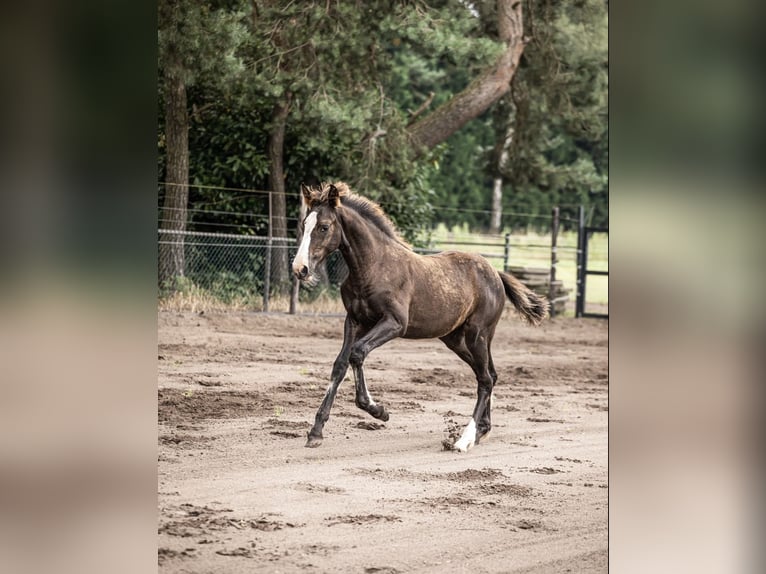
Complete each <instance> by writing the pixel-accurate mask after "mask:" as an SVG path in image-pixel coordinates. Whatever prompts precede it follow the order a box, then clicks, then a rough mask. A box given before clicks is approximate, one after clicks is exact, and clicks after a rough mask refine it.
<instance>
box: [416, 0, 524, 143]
mask: <svg viewBox="0 0 766 574" xmlns="http://www.w3.org/2000/svg"><path fill="white" fill-rule="evenodd" d="M521 6H522V5H521V1H520V0H497V6H496V9H495V11H494V24H495V25H496V29H497V39H498V40H499V41H500V42H501V43H502V44H503V46H504V51H503V52H502V53H501V54H500V56H499V57H498V58H497V60H496V62H495V63H494V64H493V65H492V66H491V67H489V68H488V69H487V70H485V71H484V72H483V73H481V74H480V75H479V76H478V77H477V78H476V79H475V80H474V81H472V82H471V83H470V84H469V85H468V87H467V88H466V89H465V90H463V91H462V92H460V93H459V94H457V95H456V96H455V97H454V98H452V99H451V100H450V101H449V102H446V103H445V104H443V105H442V106H441V107H439V108H438V109H436V110H435V111H434V112H433V113H431V114H430V115H428V116H426V117H425V118H423V119H422V120H419V121H418V122H417V123H415V124H414V125H413V126H411V128H410V130H409V131H410V135H411V137H412V141H413V144H414V146H415V148H416V149H418V150H420V149H422V148H426V149H432V148H433V147H435V146H436V145H438V144H440V143H442V142H443V141H445V140H446V139H447V138H448V137H449V136H450V135H452V134H453V133H455V132H456V131H457V130H459V129H460V128H461V127H463V126H464V125H465V124H466V123H467V122H469V121H470V120H472V119H474V118H476V117H477V116H479V115H480V114H481V113H483V112H484V111H486V110H487V109H488V108H489V107H490V106H492V104H494V103H495V102H497V101H498V100H499V99H500V98H501V97H503V95H504V94H505V93H506V92H508V90H509V89H510V85H511V80H512V79H513V75H514V73H515V72H516V68H517V67H518V65H519V59H520V58H521V54H522V53H523V52H524V46H525V44H526V40H525V39H524V26H523V18H522V8H521ZM490 13H491V12H490V10H489V9H487V8H486V7H485V10H484V13H483V14H482V17H483V18H489V14H490Z"/></svg>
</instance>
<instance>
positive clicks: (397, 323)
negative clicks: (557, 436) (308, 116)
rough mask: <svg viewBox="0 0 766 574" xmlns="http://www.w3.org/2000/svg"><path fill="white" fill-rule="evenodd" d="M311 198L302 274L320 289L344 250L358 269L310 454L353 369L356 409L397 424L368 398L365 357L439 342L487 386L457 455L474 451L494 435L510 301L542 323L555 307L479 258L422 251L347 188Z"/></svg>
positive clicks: (322, 190) (311, 191)
mask: <svg viewBox="0 0 766 574" xmlns="http://www.w3.org/2000/svg"><path fill="white" fill-rule="evenodd" d="M301 191H302V194H303V201H304V205H305V207H306V209H307V211H308V215H307V216H306V218H305V219H304V221H303V239H302V241H301V244H300V247H299V248H298V254H297V255H296V257H295V260H294V261H293V271H294V272H295V274H296V275H297V276H298V278H299V279H300V280H302V281H311V279H312V274H313V272H314V270H315V269H316V267H317V265H319V264H320V263H321V262H322V261H324V260H325V258H326V257H327V256H328V255H329V254H330V253H332V252H333V251H335V250H336V249H337V250H340V252H341V255H342V256H343V259H344V260H345V262H346V265H347V266H348V270H349V274H348V278H347V279H346V281H345V282H344V283H343V285H342V286H341V297H342V299H343V305H344V307H345V308H346V313H347V314H346V321H345V325H344V328H343V347H342V348H341V350H340V353H339V354H338V357H337V358H336V359H335V364H334V365H333V369H332V377H331V382H330V386H329V387H328V388H327V392H326V394H325V397H324V400H323V401H322V404H321V406H320V407H319V410H318V411H317V414H316V418H315V421H314V426H313V427H312V428H311V430H310V431H309V433H308V441H307V443H306V446H308V447H316V446H319V445H320V444H321V443H322V438H323V437H322V429H323V428H324V425H325V423H326V422H327V419H328V418H329V417H330V409H331V408H332V404H333V401H334V400H335V395H336V393H337V391H338V386H339V385H340V383H341V381H342V380H343V378H344V377H345V376H346V372H347V371H348V367H349V364H350V365H351V369H352V371H353V374H354V379H355V388H356V405H357V406H358V407H359V408H360V409H362V410H364V411H366V412H368V413H369V414H370V415H372V416H373V417H375V418H376V419H380V420H382V421H387V420H388V412H387V411H386V409H385V407H383V406H382V405H379V404H377V403H376V402H375V401H374V400H373V399H372V397H371V396H370V392H369V391H368V390H367V384H366V383H365V380H364V371H363V365H364V360H365V358H367V355H369V354H370V352H371V351H372V350H374V349H376V348H378V347H380V346H381V345H383V344H384V343H387V342H388V341H390V340H392V339H395V338H397V337H404V338H408V339H427V338H435V337H438V338H439V339H441V340H442V341H443V342H444V344H445V345H447V347H449V348H450V349H451V350H452V351H453V352H454V353H455V354H456V355H457V356H458V357H460V358H461V359H462V360H463V361H465V362H466V363H468V365H470V367H471V368H472V369H473V372H474V374H475V375H476V380H477V382H478V398H477V400H476V406H475V407H474V410H473V416H472V417H471V420H470V422H469V423H468V424H467V426H466V427H465V429H464V430H463V433H462V435H461V437H460V439H458V440H457V441H456V442H455V445H454V449H455V450H457V451H460V452H465V451H467V450H468V449H469V448H471V447H472V446H473V445H474V444H475V443H478V442H479V441H480V440H481V439H482V438H483V437H486V436H487V434H488V433H489V431H490V429H491V427H492V423H491V419H490V407H491V402H490V399H491V397H492V389H493V387H494V385H495V382H496V381H497V372H496V371H495V365H494V364H493V362H492V354H491V352H490V347H491V345H492V337H493V336H494V333H495V327H496V325H497V322H498V321H499V320H500V316H501V315H502V313H503V307H504V305H505V299H506V297H508V299H510V301H511V303H512V304H513V305H514V307H516V309H517V310H518V311H519V312H520V313H521V315H522V316H523V317H524V318H525V319H526V320H527V321H528V322H530V323H531V324H534V325H537V324H539V323H540V322H541V321H542V320H543V319H544V318H545V317H546V316H547V314H548V307H549V305H548V302H547V301H546V300H545V299H544V298H542V297H540V296H538V295H536V294H535V293H533V292H532V291H530V290H529V289H528V288H527V287H526V286H524V285H523V284H522V283H521V282H519V281H518V280H517V279H516V278H515V277H512V276H511V275H508V274H506V273H501V272H498V271H497V270H496V269H495V268H494V267H492V266H491V265H490V264H489V262H488V261H487V260H486V259H484V258H483V257H481V256H479V255H475V254H472V253H460V252H455V251H448V252H444V253H439V254H437V255H428V256H423V255H419V254H417V253H415V252H414V251H412V248H411V247H410V246H409V245H408V244H407V243H405V242H404V241H403V240H402V238H401V237H400V236H399V234H398V233H397V232H396V229H395V228H394V226H393V224H392V223H391V220H390V219H388V217H387V216H386V215H385V214H384V213H383V211H382V210H381V209H380V207H379V206H378V205H377V204H375V203H373V202H372V201H370V200H368V199H366V198H364V197H361V196H359V195H356V194H353V193H351V191H350V190H349V188H348V186H347V185H346V184H345V183H341V182H338V183H335V184H323V185H321V186H319V187H316V188H309V187H306V186H303V185H302V186H301Z"/></svg>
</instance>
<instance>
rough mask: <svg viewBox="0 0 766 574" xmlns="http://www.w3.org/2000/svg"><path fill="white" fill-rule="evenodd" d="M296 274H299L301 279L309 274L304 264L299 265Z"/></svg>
mask: <svg viewBox="0 0 766 574" xmlns="http://www.w3.org/2000/svg"><path fill="white" fill-rule="evenodd" d="M298 274H299V275H300V277H301V279H305V278H306V276H307V275H308V274H309V268H308V267H306V266H305V265H304V266H303V267H301V270H300V272H299V273H298Z"/></svg>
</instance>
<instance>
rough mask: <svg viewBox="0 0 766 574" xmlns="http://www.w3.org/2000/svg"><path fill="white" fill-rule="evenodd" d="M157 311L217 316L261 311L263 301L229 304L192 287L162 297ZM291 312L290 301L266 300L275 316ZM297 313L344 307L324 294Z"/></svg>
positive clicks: (283, 297) (326, 311) (284, 298)
mask: <svg viewBox="0 0 766 574" xmlns="http://www.w3.org/2000/svg"><path fill="white" fill-rule="evenodd" d="M158 309H159V310H160V311H191V312H193V313H199V312H201V311H204V312H206V313H207V312H217V311H263V298H262V297H260V296H259V297H246V298H245V297H243V298H234V299H232V300H231V301H222V300H221V299H219V298H217V297H215V296H214V295H212V294H211V293H210V292H208V291H206V290H205V289H201V288H199V287H197V286H192V287H189V288H187V289H184V290H183V291H176V292H175V293H173V294H171V295H168V296H166V297H161V298H160V299H159V302H158ZM289 310H290V297H289V296H286V295H279V296H274V297H271V299H269V311H270V312H275V313H280V312H283V313H287V312H288V311H289ZM298 312H300V313H317V314H330V313H345V310H344V309H343V303H342V302H341V300H340V298H339V297H335V298H333V297H331V296H330V295H329V294H327V293H321V294H319V295H318V296H317V297H316V298H315V299H314V300H313V301H309V302H303V301H302V302H299V303H298Z"/></svg>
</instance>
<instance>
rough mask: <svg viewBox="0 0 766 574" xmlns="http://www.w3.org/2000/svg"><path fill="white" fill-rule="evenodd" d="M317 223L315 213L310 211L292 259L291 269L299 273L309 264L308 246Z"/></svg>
mask: <svg viewBox="0 0 766 574" xmlns="http://www.w3.org/2000/svg"><path fill="white" fill-rule="evenodd" d="M316 224H317V213H316V211H312V212H311V213H309V215H308V217H307V218H306V222H305V223H304V227H303V239H302V240H301V246H300V247H299V248H298V254H297V255H296V256H295V260H294V261H293V271H295V272H296V273H299V272H300V270H301V269H303V267H304V266H306V267H308V266H309V246H310V245H311V232H312V231H314V227H316Z"/></svg>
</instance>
